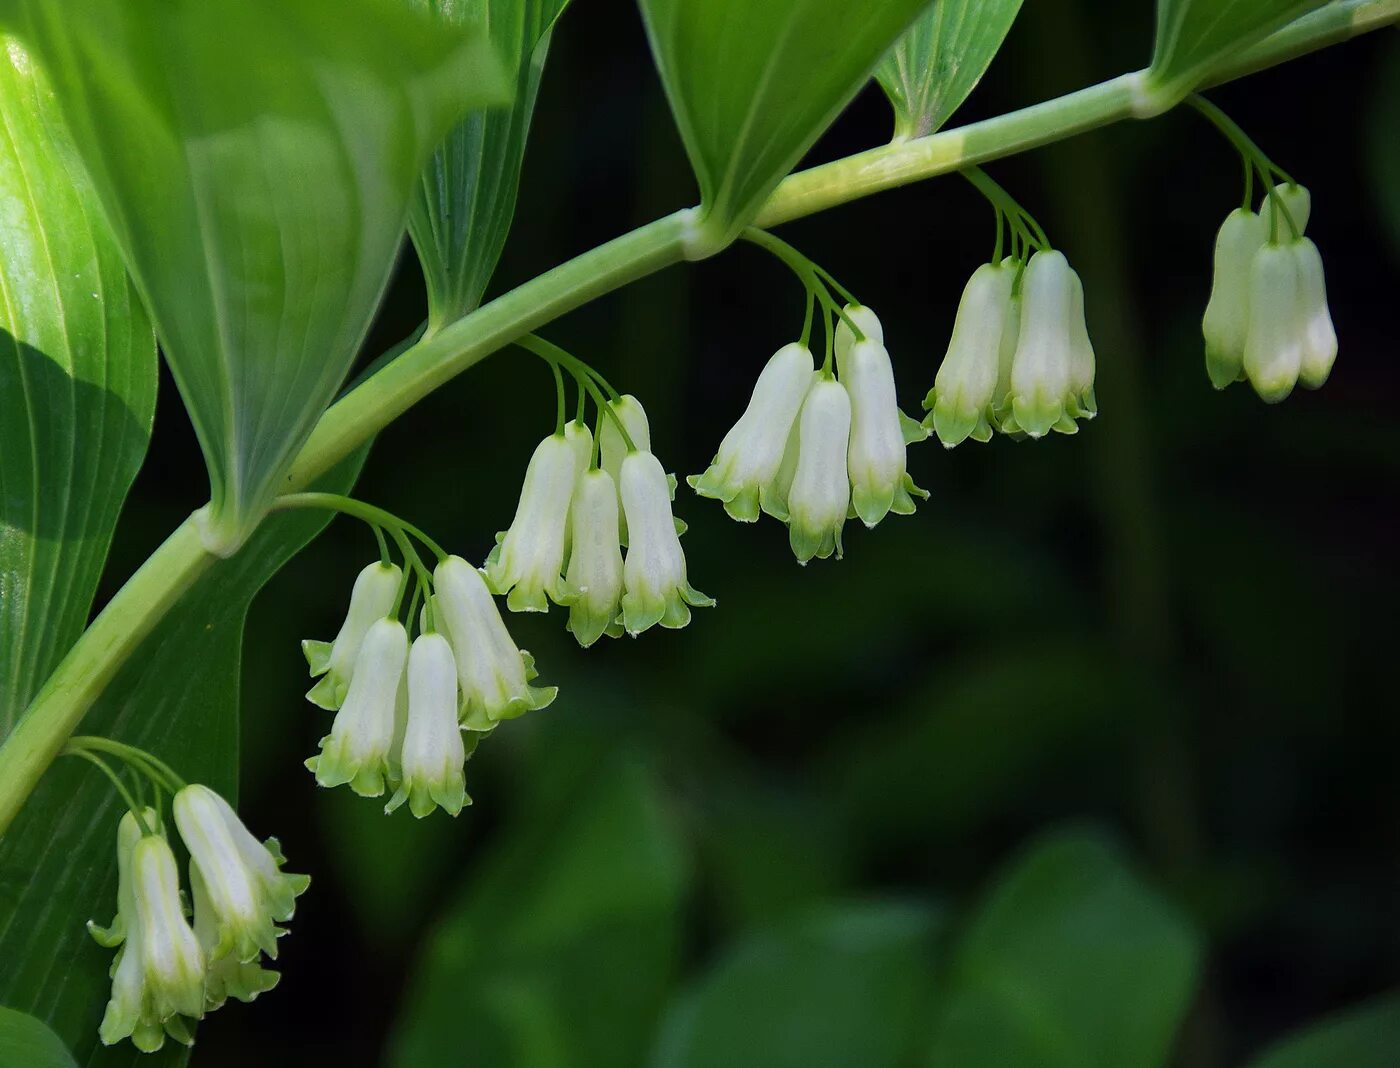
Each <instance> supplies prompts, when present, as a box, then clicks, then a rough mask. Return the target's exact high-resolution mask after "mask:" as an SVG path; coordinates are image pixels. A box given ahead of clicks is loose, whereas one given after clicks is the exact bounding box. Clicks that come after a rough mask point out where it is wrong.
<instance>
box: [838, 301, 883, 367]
mask: <svg viewBox="0 0 1400 1068" xmlns="http://www.w3.org/2000/svg"><path fill="white" fill-rule="evenodd" d="M842 311H843V312H845V316H844V317H843V318H840V319H838V320H837V321H836V374H837V376H838V377H841V378H845V377H846V360H847V357H848V356H850V354H851V348H852V346H854V345H855V343H856V341H857V340H858V339H857V337H856V335H855V331H853V330H852V329H851V328H850V326H848V325H847V323H846V320H847V319H849V320H850V321H851V322H852V323H855V325H856V327H857V328H859V330H860V332H861V334H862V335H864V339H865V340H867V341H878V342H879V343H880V344H882V345H883V344H884V343H885V327H884V324H882V323H881V322H880V317H879V316H878V315H876V314H875V311H874V309H872V308H868V307H866V306H865V305H864V304H847V305H846V306H845V307H844V308H843V309H842Z"/></svg>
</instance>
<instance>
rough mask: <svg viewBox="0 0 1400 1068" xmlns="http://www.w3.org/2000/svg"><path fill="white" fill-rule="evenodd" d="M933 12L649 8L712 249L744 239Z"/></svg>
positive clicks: (847, 5)
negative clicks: (890, 55) (892, 51)
mask: <svg viewBox="0 0 1400 1068" xmlns="http://www.w3.org/2000/svg"><path fill="white" fill-rule="evenodd" d="M927 2H928V0H884V2H882V3H878V4H856V3H851V2H850V0H640V3H641V8H642V14H643V16H644V17H645V19H646V24H647V33H648V35H649V37H650V38H651V50H652V54H653V56H654V57H655V59H656V66H657V69H658V70H659V71H660V73H661V81H662V84H663V85H664V86H665V87H666V96H667V97H668V98H669V100H670V102H671V111H672V112H673V113H674V115H675V118H676V125H677V126H678V127H679V128H680V133H681V138H682V140H684V142H685V148H686V152H687V153H688V154H689V156H690V164H691V167H692V168H693V169H694V170H695V176H696V178H697V179H698V180H699V183H700V196H701V201H702V206H703V212H704V214H703V217H702V219H701V220H700V226H701V227H702V233H703V240H704V241H706V242H711V243H724V242H727V241H730V240H732V239H733V238H735V237H736V236H737V235H738V233H739V231H740V230H742V229H743V228H744V226H745V225H747V223H748V222H749V220H750V219H752V218H753V217H754V215H755V214H756V213H757V212H758V209H759V207H760V206H761V205H762V203H763V201H764V199H765V198H766V197H767V196H768V194H769V193H770V192H772V191H773V188H774V186H776V185H777V184H778V182H780V181H781V180H782V179H783V178H784V177H785V176H786V175H787V173H788V172H789V171H790V170H792V168H793V167H795V166H796V165H797V163H798V161H799V160H800V159H801V158H802V156H803V154H804V153H805V152H806V151H807V149H809V148H810V147H811V146H812V143H813V142H814V141H815V140H816V139H817V137H818V136H819V135H820V134H821V133H822V131H823V130H825V129H826V127H827V126H828V125H829V124H830V123H831V120H832V119H834V118H835V117H836V115H837V113H838V112H839V111H840V110H841V109H842V108H843V107H845V106H846V103H847V102H848V101H849V100H850V99H851V97H853V96H854V95H855V94H856V92H857V91H858V90H859V89H860V88H861V87H862V86H863V85H864V84H865V82H866V80H867V79H868V78H869V77H870V74H871V71H873V70H874V68H875V64H876V63H878V62H879V60H880V57H881V56H883V55H884V54H885V52H886V51H888V49H889V47H890V45H891V44H892V43H893V42H894V40H895V38H896V37H898V36H899V35H900V33H901V32H903V30H904V29H905V27H907V26H908V25H909V23H910V22H911V21H913V18H914V16H915V15H916V14H917V13H918V12H919V10H920V9H921V8H923V7H924V5H925V4H926V3H927Z"/></svg>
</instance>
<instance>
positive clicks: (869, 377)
mask: <svg viewBox="0 0 1400 1068" xmlns="http://www.w3.org/2000/svg"><path fill="white" fill-rule="evenodd" d="M842 381H843V383H844V384H845V386H846V393H847V395H848V396H849V397H850V401H851V432H850V444H849V447H848V450H847V453H846V467H847V470H848V472H849V474H850V479H851V505H852V507H853V508H854V509H855V513H856V515H858V516H859V517H860V519H861V522H863V523H864V524H865V525H866V526H867V527H874V526H875V525H876V524H877V523H879V522H880V520H882V519H884V518H885V516H886V515H888V514H889V513H890V512H894V513H895V514H896V515H912V514H913V513H914V499H913V497H912V496H911V494H918V495H919V496H921V497H925V498H926V497H927V496H928V494H927V493H926V492H924V491H923V490H921V489H919V487H918V486H916V485H914V480H913V479H912V478H911V477H910V476H909V472H908V451H907V444H906V439H905V435H904V428H903V425H902V422H901V419H900V411H899V401H898V399H897V398H896V396H895V384H894V366H893V365H892V364H891V363H890V354H889V353H888V352H887V351H886V350H885V346H884V344H883V343H882V342H880V341H877V340H875V339H874V338H873V337H867V338H866V339H865V340H864V341H857V342H856V343H855V344H854V345H852V346H851V348H850V351H849V352H848V353H847V354H846V370H845V372H844V373H843V375H842ZM926 436H927V431H926V430H924V429H923V428H922V427H920V428H919V434H918V435H917V438H916V440H917V439H919V438H922V437H926Z"/></svg>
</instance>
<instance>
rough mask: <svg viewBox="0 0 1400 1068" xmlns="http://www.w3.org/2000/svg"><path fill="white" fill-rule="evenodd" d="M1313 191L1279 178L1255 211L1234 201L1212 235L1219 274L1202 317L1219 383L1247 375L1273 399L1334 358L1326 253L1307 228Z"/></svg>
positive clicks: (1321, 373) (1325, 369)
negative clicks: (1306, 232) (1234, 205)
mask: <svg viewBox="0 0 1400 1068" xmlns="http://www.w3.org/2000/svg"><path fill="white" fill-rule="evenodd" d="M1311 213H1312V198H1311V196H1310V195H1309V193H1308V191H1307V189H1305V188H1304V187H1303V186H1301V185H1297V184H1296V183H1288V184H1284V185H1279V186H1274V187H1272V188H1271V189H1270V190H1269V191H1268V192H1266V193H1265V195H1264V202H1263V204H1261V205H1260V210H1259V211H1258V212H1254V211H1250V210H1248V209H1247V208H1236V209H1235V210H1234V211H1232V212H1231V213H1230V214H1229V215H1228V216H1226V218H1225V222H1224V224H1223V225H1222V226H1221V227H1220V233H1219V234H1218V235H1217V237H1216V239H1215V277H1214V281H1213V284H1212V287H1211V294H1210V301H1209V303H1208V304H1207V305H1206V312H1205V317H1204V319H1203V321H1202V324H1201V326H1202V333H1203V334H1204V335H1205V342H1206V372H1207V373H1208V374H1209V375H1210V380H1211V382H1212V383H1213V384H1214V386H1215V388H1216V389H1224V388H1225V387H1226V386H1228V385H1229V384H1230V383H1231V382H1237V381H1242V380H1244V379H1245V378H1248V379H1249V381H1250V383H1251V384H1252V385H1253V386H1254V389H1255V392H1257V393H1258V394H1259V396H1260V397H1262V398H1263V399H1264V400H1266V401H1268V402H1270V403H1276V402H1278V401H1281V400H1283V399H1284V398H1285V397H1287V396H1288V395H1289V394H1290V393H1292V392H1293V388H1294V386H1296V385H1297V384H1298V383H1299V382H1301V383H1302V384H1303V385H1304V386H1305V387H1307V388H1308V389H1318V388H1320V387H1321V386H1322V384H1323V383H1324V382H1326V381H1327V377H1328V375H1330V374H1331V373H1332V365H1333V363H1334V362H1335V361H1336V359H1337V334H1336V331H1335V330H1334V329H1333V326H1332V315H1331V312H1330V311H1329V309H1328V306H1327V283H1326V280H1325V279H1324V277H1323V271H1322V256H1321V254H1320V253H1319V252H1318V250H1317V246H1316V245H1315V244H1313V242H1312V241H1311V240H1310V239H1309V238H1307V237H1304V236H1303V231H1304V230H1305V229H1306V228H1307V224H1308V218H1309V216H1310V215H1311Z"/></svg>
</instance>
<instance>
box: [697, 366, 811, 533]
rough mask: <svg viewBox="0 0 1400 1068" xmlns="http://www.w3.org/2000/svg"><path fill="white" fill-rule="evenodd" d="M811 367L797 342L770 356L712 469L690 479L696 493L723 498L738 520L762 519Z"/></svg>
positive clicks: (722, 444)
mask: <svg viewBox="0 0 1400 1068" xmlns="http://www.w3.org/2000/svg"><path fill="white" fill-rule="evenodd" d="M812 371H813V361H812V353H811V350H809V349H808V348H807V347H806V346H805V345H800V344H798V343H796V342H793V343H792V344H789V345H784V346H783V347H782V348H780V349H779V350H778V351H777V352H775V353H774V354H773V355H772V356H771V357H769V360H768V362H767V363H766V364H764V366H763V370H762V371H760V372H759V375H758V381H757V382H756V383H754V387H753V395H752V396H751V397H750V398H749V405H748V407H747V408H745V409H744V414H743V415H742V416H740V417H739V421H738V422H737V423H735V424H734V426H733V427H731V428H730V430H729V432H728V433H727V434H725V435H724V440H723V441H721V442H720V446H719V452H717V453H716V454H715V458H714V460H713V461H712V462H711V464H710V466H709V468H708V469H707V470H706V471H705V473H704V474H701V475H691V476H690V478H688V479H687V480H686V481H687V482H689V483H690V485H691V488H693V489H694V490H695V492H696V493H698V494H700V495H701V496H702V497H712V498H714V499H715V500H718V501H722V502H724V510H725V511H726V512H728V513H729V514H730V516H732V517H733V518H735V519H738V520H741V521H743V522H746V523H751V522H753V521H754V520H756V519H757V518H758V511H759V498H760V496H761V494H762V493H763V491H764V489H765V488H766V487H767V486H769V485H770V484H771V483H772V481H773V479H774V478H775V477H777V474H778V468H779V467H780V466H781V465H782V461H783V449H784V447H785V446H786V444H787V440H788V435H789V434H790V432H791V431H792V427H793V424H794V423H795V422H796V421H797V413H798V410H799V409H800V408H801V407H802V399H803V398H804V397H805V396H806V395H807V387H808V385H809V384H810V383H811V381H812Z"/></svg>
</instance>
